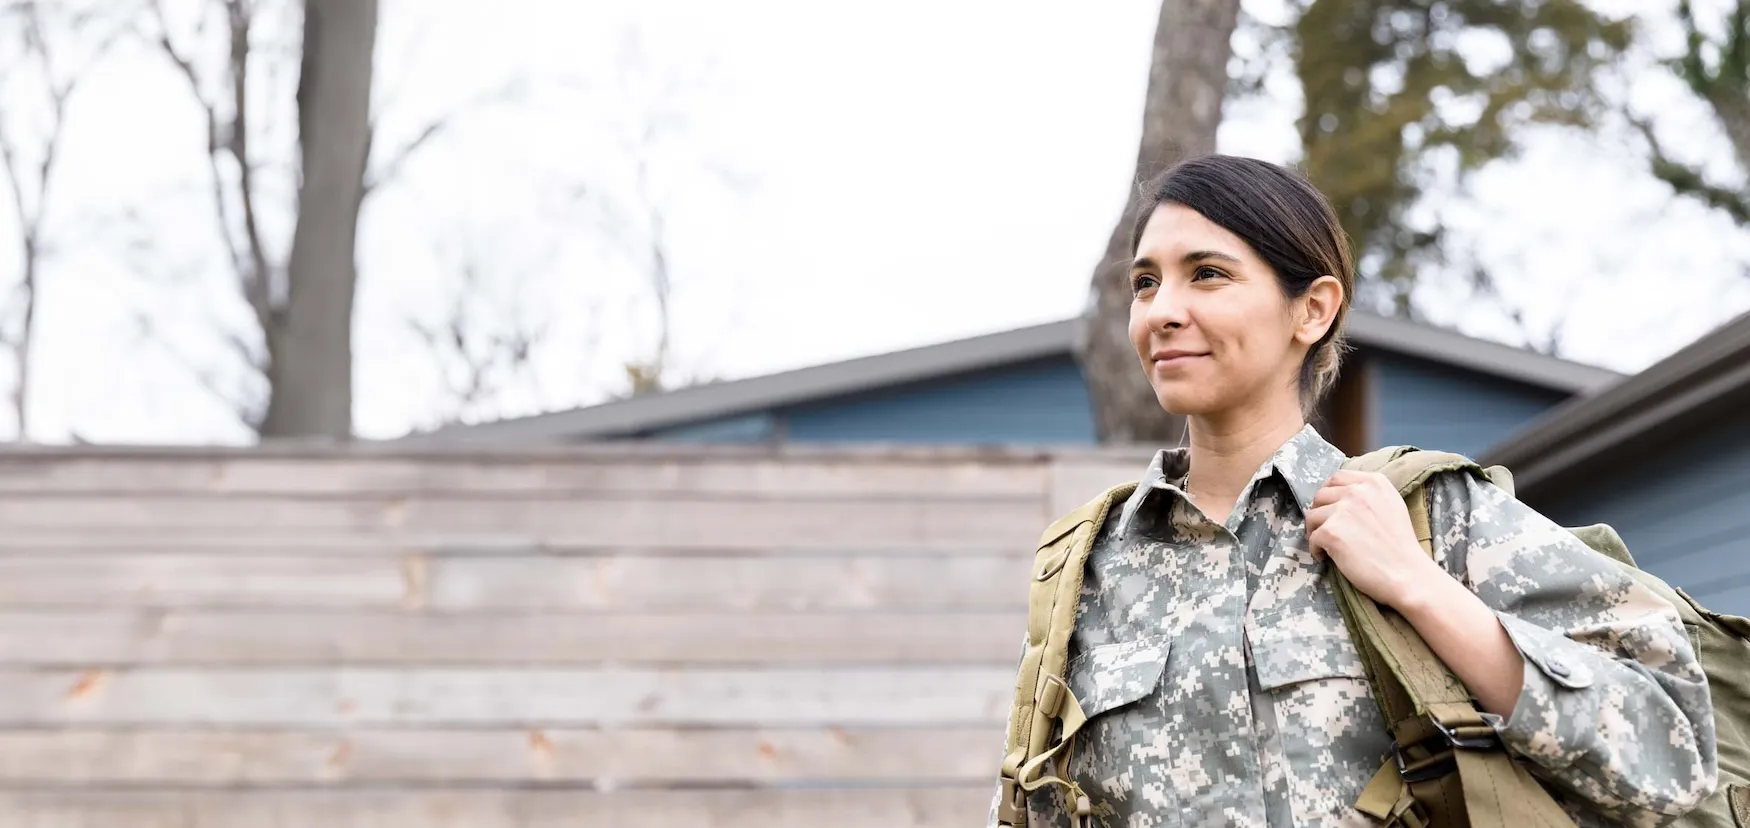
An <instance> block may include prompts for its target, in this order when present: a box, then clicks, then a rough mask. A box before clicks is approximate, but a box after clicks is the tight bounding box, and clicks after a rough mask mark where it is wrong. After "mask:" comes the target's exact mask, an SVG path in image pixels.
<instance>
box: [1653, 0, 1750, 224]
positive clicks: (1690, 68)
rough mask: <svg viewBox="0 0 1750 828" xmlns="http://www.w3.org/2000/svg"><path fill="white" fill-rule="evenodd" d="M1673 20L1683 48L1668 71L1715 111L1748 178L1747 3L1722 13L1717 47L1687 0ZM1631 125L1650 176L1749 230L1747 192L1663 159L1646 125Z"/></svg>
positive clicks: (1749, 10)
mask: <svg viewBox="0 0 1750 828" xmlns="http://www.w3.org/2000/svg"><path fill="white" fill-rule="evenodd" d="M1677 19H1678V22H1679V23H1681V24H1682V26H1683V31H1684V35H1685V44H1684V45H1685V48H1684V51H1683V54H1682V55H1681V56H1679V57H1677V58H1676V59H1675V60H1672V61H1671V69H1672V70H1673V71H1675V72H1676V73H1677V77H1679V78H1681V79H1682V80H1683V82H1684V83H1686V84H1688V85H1689V88H1690V90H1691V91H1693V92H1695V94H1696V95H1697V96H1698V97H1700V98H1701V99H1702V100H1703V101H1706V102H1707V104H1708V106H1709V107H1710V108H1712V109H1713V112H1714V115H1715V117H1717V118H1718V119H1719V123H1720V126H1721V127H1723V128H1724V129H1725V131H1726V137H1727V138H1728V139H1730V140H1731V142H1732V146H1733V149H1735V150H1736V152H1737V155H1738V162H1739V164H1740V165H1741V166H1743V167H1744V171H1745V173H1746V174H1750V0H1738V3H1737V5H1736V6H1735V7H1733V8H1731V9H1730V10H1728V11H1727V12H1726V19H1725V38H1724V40H1723V41H1720V42H1715V41H1714V40H1713V39H1712V38H1710V37H1708V35H1707V34H1706V33H1705V32H1703V31H1702V28H1701V26H1700V24H1698V23H1697V22H1696V19H1695V9H1694V8H1693V7H1692V6H1691V5H1690V3H1689V0H1682V2H1679V3H1678V4H1677ZM1633 120H1634V123H1635V126H1636V127H1638V128H1639V129H1640V131H1641V134H1642V135H1643V136H1645V137H1646V139H1647V146H1648V150H1649V152H1648V162H1649V164H1650V165H1651V170H1652V173H1653V175H1654V177H1656V178H1658V179H1659V180H1661V181H1663V182H1665V183H1666V184H1668V185H1670V187H1671V189H1672V190H1674V191H1676V193H1677V194H1678V195H1681V196H1687V197H1689V198H1693V199H1696V200H1698V201H1700V202H1702V203H1703V204H1706V205H1707V206H1709V207H1712V208H1714V209H1716V210H1720V211H1721V212H1724V213H1726V214H1727V215H1729V216H1731V217H1732V219H1733V220H1734V221H1736V222H1737V223H1738V224H1739V226H1742V227H1750V188H1745V187H1729V186H1724V185H1720V184H1715V183H1713V182H1710V181H1709V180H1708V179H1707V176H1706V175H1704V174H1703V173H1702V171H1701V169H1700V168H1699V167H1697V166H1695V165H1692V164H1687V163H1684V162H1682V161H1679V160H1677V159H1675V158H1672V157H1671V156H1669V155H1667V154H1666V153H1665V149H1664V147H1663V146H1661V145H1660V144H1659V139H1658V137H1657V136H1656V135H1654V133H1653V127H1652V125H1651V124H1650V123H1648V122H1646V121H1644V120H1641V119H1633Z"/></svg>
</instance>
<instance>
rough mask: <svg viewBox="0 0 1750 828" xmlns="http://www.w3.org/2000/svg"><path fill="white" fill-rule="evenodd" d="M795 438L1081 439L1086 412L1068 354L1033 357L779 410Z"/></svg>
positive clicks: (1088, 436)
mask: <svg viewBox="0 0 1750 828" xmlns="http://www.w3.org/2000/svg"><path fill="white" fill-rule="evenodd" d="M781 416H782V419H783V426H782V427H783V429H784V436H785V439H788V440H793V441H800V442H912V443H1033V444H1057V445H1088V444H1091V443H1093V442H1095V439H1094V434H1095V430H1094V411H1093V406H1092V404H1091V402H1090V400H1089V397H1088V388H1087V384H1086V382H1085V381H1084V380H1083V377H1082V371H1081V367H1080V366H1079V365H1077V364H1076V362H1075V360H1074V359H1073V358H1072V357H1068V356H1064V357H1059V358H1052V359H1043V360H1036V361H1032V362H1026V363H1021V364H1017V365H1012V366H1007V367H1004V368H1000V369H996V370H990V371H981V372H977V373H969V374H963V375H960V376H955V377H947V378H944V379H939V380H932V381H930V382H922V383H914V384H909V385H902V386H897V387H893V388H881V389H875V390H872V391H868V392H864V393H859V394H850V395H845V396H842V397H835V398H832V399H827V400H821V401H819V402H815V403H809V404H806V405H800V406H796V407H792V408H787V409H784V410H783V411H782V413H781Z"/></svg>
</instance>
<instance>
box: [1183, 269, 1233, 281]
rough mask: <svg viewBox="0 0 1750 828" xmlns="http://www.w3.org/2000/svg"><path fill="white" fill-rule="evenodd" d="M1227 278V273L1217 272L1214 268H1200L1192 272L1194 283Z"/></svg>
mask: <svg viewBox="0 0 1750 828" xmlns="http://www.w3.org/2000/svg"><path fill="white" fill-rule="evenodd" d="M1226 277H1227V274H1226V273H1223V272H1221V271H1219V270H1216V269H1215V268H1213V267H1200V268H1197V269H1196V270H1194V271H1192V272H1191V281H1193V282H1198V281H1202V280H1204V279H1224V278H1226Z"/></svg>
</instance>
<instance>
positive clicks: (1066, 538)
mask: <svg viewBox="0 0 1750 828" xmlns="http://www.w3.org/2000/svg"><path fill="white" fill-rule="evenodd" d="M1135 490H1136V484H1135V483H1127V484H1124V485H1120V486H1114V487H1112V488H1110V489H1107V490H1106V491H1105V492H1103V493H1101V494H1100V496H1099V497H1096V498H1094V499H1093V500H1090V501H1088V502H1087V503H1085V504H1082V506H1080V507H1079V508H1077V509H1075V510H1074V511H1072V512H1070V513H1069V514H1067V515H1064V516H1063V517H1061V518H1059V519H1057V520H1056V521H1055V522H1053V523H1052V524H1051V525H1050V526H1048V527H1046V529H1045V531H1044V532H1043V533H1042V534H1041V535H1040V537H1039V546H1038V551H1037V553H1036V554H1035V555H1034V563H1033V584H1032V586H1031V587H1030V589H1029V590H1028V595H1027V649H1026V652H1025V653H1024V654H1023V655H1022V657H1021V667H1020V671H1019V675H1017V676H1016V679H1015V701H1014V705H1013V706H1012V707H1011V708H1010V711H1009V739H1008V747H1007V752H1006V753H1005V754H1004V756H1003V763H1002V768H1001V771H1000V779H1001V785H1002V788H1001V793H1000V794H999V796H998V802H997V823H998V824H999V825H1002V826H1014V828H1024V826H1025V825H1026V824H1027V794H1028V793H1029V792H1031V791H1034V790H1038V789H1040V788H1042V787H1046V786H1058V787H1061V788H1062V789H1063V790H1064V793H1065V802H1064V804H1065V806H1066V809H1067V810H1069V812H1070V813H1071V814H1072V815H1073V818H1074V820H1075V821H1076V822H1078V823H1080V822H1083V821H1084V820H1085V819H1086V818H1087V816H1088V813H1089V803H1088V801H1087V797H1086V795H1084V794H1083V792H1082V790H1081V788H1080V787H1078V786H1076V785H1075V783H1073V782H1070V781H1067V780H1065V779H1063V778H1062V768H1063V762H1062V760H1063V759H1064V758H1066V757H1067V753H1068V745H1069V744H1070V743H1071V741H1072V740H1073V739H1074V737H1075V734H1076V732H1077V731H1079V730H1080V729H1081V726H1082V724H1083V723H1085V722H1086V721H1087V717H1086V716H1085V715H1084V714H1083V711H1082V708H1081V703H1080V702H1079V701H1078V700H1077V699H1076V698H1075V694H1074V693H1071V692H1070V691H1069V687H1068V685H1066V684H1064V681H1063V678H1064V669H1065V667H1067V666H1068V660H1069V640H1070V634H1071V633H1072V632H1073V631H1074V629H1075V615H1076V603H1077V602H1078V600H1079V599H1080V597H1081V591H1082V573H1083V570H1084V569H1085V568H1086V564H1087V560H1088V553H1089V552H1090V551H1092V549H1093V546H1094V537H1095V535H1097V534H1098V533H1099V529H1100V526H1101V525H1102V524H1104V523H1105V521H1106V514H1107V512H1109V511H1110V510H1111V508H1112V505H1113V504H1114V503H1118V502H1122V501H1123V500H1125V499H1127V498H1129V497H1130V494H1131V493H1132V492H1133V491H1135ZM1054 731H1055V732H1056V735H1055V737H1054V735H1053V734H1054ZM1053 759H1057V760H1058V763H1057V773H1058V775H1055V776H1046V775H1044V773H1045V771H1046V770H1047V768H1048V767H1049V766H1050V765H1051V763H1052V761H1053Z"/></svg>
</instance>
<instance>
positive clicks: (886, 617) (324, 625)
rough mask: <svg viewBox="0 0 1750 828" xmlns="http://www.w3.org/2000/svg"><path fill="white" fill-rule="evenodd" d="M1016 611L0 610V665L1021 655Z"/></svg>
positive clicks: (976, 658) (922, 659) (825, 660)
mask: <svg viewBox="0 0 1750 828" xmlns="http://www.w3.org/2000/svg"><path fill="white" fill-rule="evenodd" d="M1025 630H1026V615H1025V613H1023V612H1019V611H997V612H936V613H855V612H853V613H778V612H756V613H731V614H726V613H721V612H719V613H701V612H686V613H678V614H664V613H651V612H635V613H611V614H609V613H604V614H599V615H595V614H590V615H557V614H552V613H536V612H513V613H486V614H480V613H467V614H428V613H407V612H395V611H386V612H312V611H300V612H287V611H254V612H227V611H213V610H168V611H154V610H135V611H119V610H109V609H101V610H92V611H74V612H40V611H39V612H27V611H17V610H7V611H0V664H7V665H33V666H34V665H42V666H78V667H86V666H94V665H111V666H134V665H176V664H206V665H292V664H297V665H311V664H427V665H445V664H467V665H534V664H593V663H602V662H607V663H616V664H639V665H659V664H683V663H691V664H748V665H754V664H761V665H786V664H797V665H801V664H822V665H830V664H897V663H919V664H930V663H935V664H940V663H967V662H972V663H985V664H991V663H1000V664H1007V663H1009V662H1011V661H1013V660H1015V659H1016V658H1018V654H1019V647H1020V644H1019V642H1020V639H1021V637H1022V636H1023V635H1024V631H1025Z"/></svg>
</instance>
